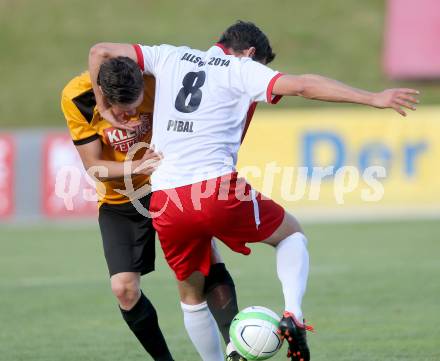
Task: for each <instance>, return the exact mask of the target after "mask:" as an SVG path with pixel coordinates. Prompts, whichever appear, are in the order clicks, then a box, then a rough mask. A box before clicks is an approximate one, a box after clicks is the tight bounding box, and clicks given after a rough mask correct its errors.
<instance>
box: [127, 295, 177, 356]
mask: <svg viewBox="0 0 440 361" xmlns="http://www.w3.org/2000/svg"><path fill="white" fill-rule="evenodd" d="M120 310H121V313H122V317H123V318H124V320H125V322H127V325H128V327H130V330H132V331H133V333H134V334H135V336H136V337H137V339H138V340H139V342H140V343H141V344H142V346H144V348H145V350H146V351H147V352H148V353H149V354H150V355H151V357H152V358H153V359H154V360H156V361H172V360H173V357H172V356H171V353H170V351H169V350H168V346H167V344H166V342H165V339H164V337H163V335H162V331H161V330H160V328H159V323H158V320H157V313H156V310H155V309H154V306H153V305H152V304H151V302H150V300H149V299H148V298H147V297H145V295H144V294H143V293H142V292H141V298H140V299H139V301H138V302H137V303H136V305H135V306H134V307H133V308H132V309H131V310H129V311H125V310H123V309H121V308H120Z"/></svg>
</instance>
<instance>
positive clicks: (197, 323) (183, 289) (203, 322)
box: [178, 272, 223, 361]
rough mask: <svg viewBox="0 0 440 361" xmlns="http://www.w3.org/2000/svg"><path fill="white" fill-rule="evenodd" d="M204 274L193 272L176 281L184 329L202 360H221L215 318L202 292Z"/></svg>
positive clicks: (221, 353) (221, 355)
mask: <svg viewBox="0 0 440 361" xmlns="http://www.w3.org/2000/svg"><path fill="white" fill-rule="evenodd" d="M204 282H205V276H204V275H203V274H202V273H200V272H194V273H193V274H192V275H191V276H189V277H188V278H187V279H186V280H184V281H178V288H179V294H180V301H181V306H182V311H183V320H184V323H185V328H186V331H187V332H188V335H189V337H190V339H191V341H192V343H193V344H194V346H195V348H196V349H197V352H198V353H199V355H200V357H201V358H202V360H203V361H223V351H222V348H221V343H220V334H219V332H218V328H217V325H216V323H215V320H214V318H213V316H212V314H211V312H210V311H209V308H208V304H207V302H206V299H205V296H204V294H203V286H204Z"/></svg>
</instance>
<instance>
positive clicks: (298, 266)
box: [276, 232, 309, 322]
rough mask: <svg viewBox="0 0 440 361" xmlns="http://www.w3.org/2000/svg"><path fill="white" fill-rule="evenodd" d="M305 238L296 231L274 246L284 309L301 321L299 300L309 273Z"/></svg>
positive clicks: (302, 294)
mask: <svg viewBox="0 0 440 361" xmlns="http://www.w3.org/2000/svg"><path fill="white" fill-rule="evenodd" d="M306 246H307V238H306V237H305V236H304V234H302V233H300V232H296V233H294V234H292V235H290V236H289V237H287V238H285V239H283V240H282V241H281V242H280V243H279V244H278V245H277V247H276V252H277V273H278V278H279V279H280V281H281V285H282V286H283V293H284V302H285V310H286V311H289V312H292V313H293V314H294V315H295V317H296V318H297V320H298V321H300V322H303V314H302V310H301V302H302V298H303V296H304V292H305V291H306V286H307V276H308V274H309V253H308V251H307V247H306Z"/></svg>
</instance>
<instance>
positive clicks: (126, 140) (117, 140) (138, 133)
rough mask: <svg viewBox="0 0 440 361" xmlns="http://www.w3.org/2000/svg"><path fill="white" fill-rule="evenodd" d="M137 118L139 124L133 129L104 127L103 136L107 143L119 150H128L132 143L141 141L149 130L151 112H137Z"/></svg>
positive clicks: (150, 126) (151, 120) (151, 118)
mask: <svg viewBox="0 0 440 361" xmlns="http://www.w3.org/2000/svg"><path fill="white" fill-rule="evenodd" d="M139 120H140V121H141V124H140V125H139V126H138V127H137V128H136V130H135V131H130V130H125V129H118V128H115V127H111V128H107V129H105V130H104V136H105V139H106V141H107V144H109V145H111V146H112V147H113V148H114V149H115V150H117V151H119V152H128V150H129V149H130V147H132V146H133V144H135V143H138V142H140V141H142V140H143V137H144V136H145V134H147V133H148V132H149V131H150V130H151V128H152V125H153V114H152V113H141V114H139Z"/></svg>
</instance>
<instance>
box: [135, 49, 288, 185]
mask: <svg viewBox="0 0 440 361" xmlns="http://www.w3.org/2000/svg"><path fill="white" fill-rule="evenodd" d="M135 49H136V53H137V56H138V63H139V65H140V66H141V68H142V69H143V71H144V72H145V73H148V74H152V75H154V76H155V78H156V94H155V102H154V117H153V138H152V140H151V143H152V144H153V145H154V146H155V147H156V150H158V151H161V152H162V153H163V155H164V159H163V162H162V164H161V165H160V166H159V168H158V169H157V170H156V171H155V172H154V173H153V175H152V177H151V184H152V190H153V191H156V190H164V189H170V188H176V187H180V186H184V185H188V184H192V183H197V182H200V181H202V180H206V179H210V178H215V177H219V176H222V175H225V174H227V173H231V172H233V171H235V166H236V163H237V153H238V150H239V147H240V143H241V137H242V134H243V129H244V126H245V119H246V114H247V111H248V109H249V106H250V105H251V104H252V103H253V102H260V101H266V102H269V103H271V102H272V100H273V97H272V87H273V85H274V83H275V81H276V79H277V78H278V77H279V76H280V75H281V74H279V73H278V72H275V71H273V70H272V69H270V68H268V67H267V66H264V65H262V64H260V63H258V62H255V61H253V60H252V59H251V58H237V57H234V56H232V55H227V54H225V51H224V50H223V48H222V47H221V46H219V45H215V46H213V47H211V48H210V49H209V50H208V51H200V50H195V49H191V48H188V47H175V46H171V45H160V46H151V47H150V46H140V45H135Z"/></svg>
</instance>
